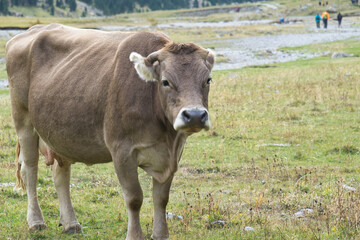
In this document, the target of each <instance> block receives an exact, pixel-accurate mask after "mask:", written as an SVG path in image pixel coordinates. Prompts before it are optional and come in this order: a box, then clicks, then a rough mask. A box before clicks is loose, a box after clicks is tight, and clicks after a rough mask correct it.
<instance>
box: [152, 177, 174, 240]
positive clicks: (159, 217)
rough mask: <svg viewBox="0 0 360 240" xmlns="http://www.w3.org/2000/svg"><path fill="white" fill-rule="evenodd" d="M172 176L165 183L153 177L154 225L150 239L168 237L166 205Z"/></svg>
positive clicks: (157, 239)
mask: <svg viewBox="0 0 360 240" xmlns="http://www.w3.org/2000/svg"><path fill="white" fill-rule="evenodd" d="M172 179H173V177H172V176H171V177H170V178H169V179H168V180H167V181H166V182H165V183H159V182H158V181H156V179H153V201H154V226H153V234H152V236H151V238H152V239H154V240H155V239H156V240H165V239H169V230H168V227H167V223H166V205H167V203H168V201H169V192H170V186H171V182H172Z"/></svg>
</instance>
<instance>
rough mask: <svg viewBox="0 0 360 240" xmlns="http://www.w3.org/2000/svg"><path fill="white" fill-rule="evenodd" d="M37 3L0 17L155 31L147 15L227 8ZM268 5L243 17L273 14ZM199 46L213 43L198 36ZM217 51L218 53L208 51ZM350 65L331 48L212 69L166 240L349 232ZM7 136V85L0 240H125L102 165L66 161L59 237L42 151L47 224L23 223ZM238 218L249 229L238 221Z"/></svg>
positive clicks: (0, 97) (355, 164) (1, 112)
mask: <svg viewBox="0 0 360 240" xmlns="http://www.w3.org/2000/svg"><path fill="white" fill-rule="evenodd" d="M276 2H280V5H279V6H280V7H279V11H280V12H281V14H282V13H288V12H292V13H293V14H294V15H299V16H300V15H306V14H313V13H312V11H313V10H314V11H315V10H316V11H319V10H321V9H323V8H322V7H318V6H316V4H317V1H310V0H308V1H300V0H294V1H285V0H284V1H276ZM276 2H272V1H268V2H266V3H272V4H273V3H276ZM348 2H349V1H345V0H344V1H343V0H341V1H335V3H333V4H341V8H340V9H343V10H344V11H345V12H348V13H351V12H354V11H355V10H356V9H357V8H354V7H353V6H350V5H349V4H348ZM308 3H312V4H313V6H312V7H309V8H308V9H307V10H299V9H298V6H299V4H302V5H304V4H308ZM256 4H260V3H256ZM17 8H20V7H17ZM58 8H59V7H58ZM311 8H312V9H311ZM26 9H27V10H28V9H29V8H26ZM292 9H295V10H292ZM354 9H355V10H354ZM19 11H22V10H19ZM24 11H25V10H24ZM41 11H42V13H44V14H45V15H44V16H46V17H42V18H40V17H36V18H28V17H22V18H15V17H0V27H5V26H17V27H29V26H32V25H34V24H38V23H43V24H47V23H51V22H60V23H63V24H67V25H72V26H77V27H98V26H104V25H122V26H133V25H135V24H137V25H150V24H152V25H153V27H154V28H155V29H156V25H157V24H161V23H169V22H174V21H189V22H190V21H230V20H232V19H235V18H236V17H237V14H236V13H229V14H212V15H208V16H204V17H200V16H199V17H197V18H196V19H194V17H191V16H189V17H182V18H180V19H178V16H182V14H183V13H184V11H196V10H173V11H157V12H145V13H128V14H120V15H117V16H113V17H109V18H103V19H100V20H99V19H92V18H85V19H76V18H59V17H51V16H50V15H49V12H47V11H45V10H41ZM271 11H273V12H274V10H269V12H266V13H260V14H257V15H251V16H248V18H249V19H261V18H263V17H269V16H270V17H272V16H273V17H274V15H272V14H273V13H270V12H271ZM39 14H40V13H35V15H39ZM29 15H31V13H29ZM244 19H246V18H245V17H244ZM219 31H221V33H222V34H223V35H222V36H219V33H218V32H219ZM305 31H306V28H305V27H304V25H303V24H296V25H288V26H286V27H284V26H281V25H279V26H273V25H259V26H243V27H241V28H240V27H225V28H224V27H222V28H201V29H199V28H189V29H180V28H179V29H168V30H167V32H166V34H168V35H169V36H170V37H171V38H172V39H174V40H176V41H195V42H199V41H204V40H210V39H226V38H240V37H244V36H255V35H264V34H267V32H275V33H278V34H279V33H299V32H305ZM230 33H231V35H230ZM217 44H219V43H217ZM4 46H5V40H1V39H0V79H2V78H6V71H5V64H4V62H3V61H2V57H4V54H5V53H4ZM204 47H210V48H211V47H219V46H218V45H216V46H215V45H214V44H213V43H207V44H205V45H204ZM284 50H285V51H291V50H302V51H309V52H318V51H321V52H330V53H333V52H345V53H349V54H354V55H356V56H359V55H360V42H359V41H358V40H356V39H350V40H346V41H338V42H333V43H327V44H312V45H308V46H302V47H296V48H284ZM217 61H218V62H224V61H227V59H226V58H225V57H222V56H218V59H217ZM359 73H360V66H359V57H350V58H340V59H331V57H330V54H329V55H328V56H323V57H318V58H314V59H310V60H299V61H295V62H287V63H281V64H272V65H266V66H249V67H246V68H243V69H237V70H231V71H214V72H213V76H212V78H213V83H212V86H211V93H210V115H211V122H212V129H211V130H210V131H209V132H201V133H199V134H195V135H193V136H191V137H190V138H189V139H188V142H187V144H186V147H185V150H184V154H183V156H182V159H181V161H180V166H179V170H178V172H177V173H176V176H175V179H174V183H173V185H172V188H171V194H170V202H169V205H168V207H167V211H169V212H171V213H173V214H175V215H181V216H182V217H183V220H178V219H176V218H174V219H169V220H168V224H169V230H170V239H214V240H215V239H359V238H360V233H359V229H358V224H359V219H358V213H359V211H360V207H359V206H360V161H359V160H360V144H359V143H360V118H359V111H360V90H359V89H360V77H359ZM15 146H16V134H15V130H14V126H13V123H12V118H11V108H10V97H9V90H7V89H5V90H0V196H1V197H0V239H124V238H125V236H126V229H127V212H126V207H125V203H124V200H123V198H122V191H121V189H120V185H119V183H118V180H117V178H116V176H115V174H114V170H113V166H112V164H102V165H95V166H92V167H88V166H86V165H84V164H80V163H77V164H74V165H73V167H72V178H71V184H72V185H71V193H72V200H73V205H74V207H75V211H76V214H77V217H78V220H79V221H80V222H81V224H82V226H83V231H84V233H83V234H77V235H66V234H63V233H61V227H58V220H59V206H58V200H57V195H56V192H55V188H54V186H53V181H52V179H51V169H50V167H46V165H45V160H44V158H43V157H41V158H40V164H39V183H38V187H39V189H38V193H39V199H40V205H41V207H42V209H43V213H44V217H45V221H46V223H47V226H48V228H47V229H46V230H44V231H39V232H29V231H28V229H27V224H26V207H27V196H26V194H24V193H22V192H17V191H14V190H13V189H12V187H4V186H3V185H2V184H4V183H14V182H15V181H16V179H15V171H16V168H15V164H14V156H15ZM139 175H140V180H141V184H142V188H143V191H144V204H143V207H142V211H141V223H142V228H143V230H144V233H145V234H146V238H147V239H150V235H151V229H152V221H153V219H152V216H153V206H152V192H151V190H152V186H151V182H152V181H151V178H150V177H149V176H147V175H146V173H145V172H144V171H142V170H139ZM348 186H349V187H354V188H355V189H357V191H352V190H351V188H349V187H348ZM301 209H302V212H301V211H300V210H301ZM304 209H310V210H304ZM299 211H300V212H301V213H298V212H299ZM295 214H296V215H295ZM216 220H224V221H225V225H224V226H221V224H218V225H215V224H212V223H213V222H214V221H216ZM245 227H252V228H254V230H255V231H245V230H244V229H245Z"/></svg>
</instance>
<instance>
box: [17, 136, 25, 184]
mask: <svg viewBox="0 0 360 240" xmlns="http://www.w3.org/2000/svg"><path fill="white" fill-rule="evenodd" d="M19 156H20V143H19V139H17V141H16V155H15V165H16V167H17V169H16V174H15V176H16V186H15V189H20V187H21V188H22V189H23V190H25V189H26V187H25V183H24V180H23V179H22V177H21V172H20V171H21V163H20V162H19Z"/></svg>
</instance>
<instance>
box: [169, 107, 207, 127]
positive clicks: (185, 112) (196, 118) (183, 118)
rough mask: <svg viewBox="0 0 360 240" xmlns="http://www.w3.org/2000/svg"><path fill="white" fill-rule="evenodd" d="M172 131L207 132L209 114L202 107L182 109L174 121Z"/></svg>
mask: <svg viewBox="0 0 360 240" xmlns="http://www.w3.org/2000/svg"><path fill="white" fill-rule="evenodd" d="M174 129H175V130H176V131H178V130H181V131H184V132H189V133H194V132H199V131H201V130H202V129H205V130H209V129H210V119H209V113H208V111H207V110H206V109H205V108H202V107H193V108H182V109H181V110H180V112H179V114H178V115H177V117H176V119H175V122H174Z"/></svg>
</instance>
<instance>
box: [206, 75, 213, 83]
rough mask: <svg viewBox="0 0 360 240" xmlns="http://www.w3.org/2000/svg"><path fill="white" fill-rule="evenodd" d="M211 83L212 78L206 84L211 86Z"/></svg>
mask: <svg viewBox="0 0 360 240" xmlns="http://www.w3.org/2000/svg"><path fill="white" fill-rule="evenodd" d="M211 81H212V78H211V77H210V78H208V80H206V84H207V85H210V83H211Z"/></svg>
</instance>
